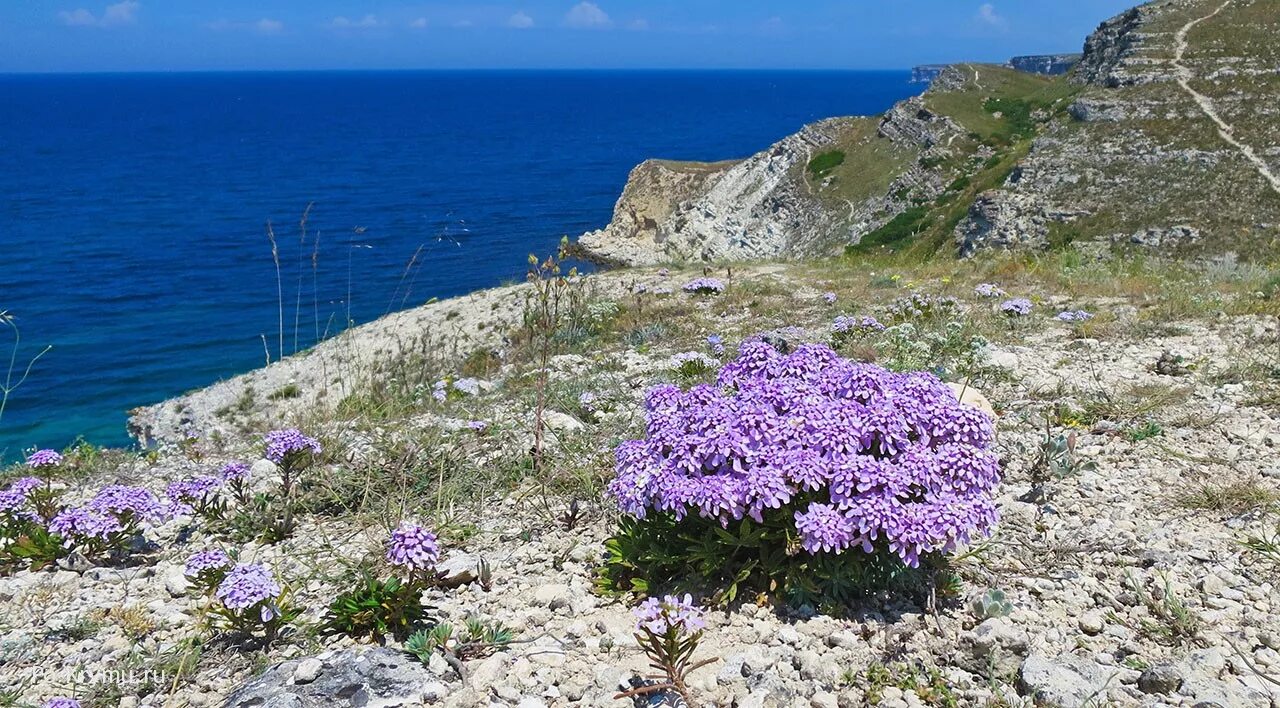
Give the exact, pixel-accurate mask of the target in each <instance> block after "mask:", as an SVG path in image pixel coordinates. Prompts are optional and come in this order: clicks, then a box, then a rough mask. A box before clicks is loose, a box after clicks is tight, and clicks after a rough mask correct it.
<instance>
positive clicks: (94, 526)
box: [49, 507, 125, 548]
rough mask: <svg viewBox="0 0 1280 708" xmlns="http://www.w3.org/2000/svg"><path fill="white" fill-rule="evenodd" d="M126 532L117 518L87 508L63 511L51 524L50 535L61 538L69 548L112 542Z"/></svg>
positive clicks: (71, 508) (73, 508)
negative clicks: (84, 544)
mask: <svg viewBox="0 0 1280 708" xmlns="http://www.w3.org/2000/svg"><path fill="white" fill-rule="evenodd" d="M124 530H125V527H124V525H123V524H121V523H120V520H119V519H117V518H116V517H115V516H112V515H111V514H107V513H103V512H101V511H98V510H96V509H90V508H86V507H69V508H67V509H63V510H62V511H60V512H58V514H57V516H54V517H53V520H52V521H50V522H49V533H52V534H54V535H57V536H61V537H62V539H63V545H64V546H66V547H68V548H70V547H71V546H73V545H75V544H77V543H84V542H96V541H103V542H106V541H110V540H111V539H112V536H114V535H115V534H119V533H122V532H123V531H124Z"/></svg>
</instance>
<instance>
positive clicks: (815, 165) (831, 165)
mask: <svg viewBox="0 0 1280 708" xmlns="http://www.w3.org/2000/svg"><path fill="white" fill-rule="evenodd" d="M843 164H844V152H843V151H841V150H829V151H827V152H824V153H820V154H818V155H815V156H814V157H813V159H812V160H809V174H811V175H813V176H814V177H825V176H826V175H827V173H828V172H830V171H831V170H834V169H835V168H837V167H839V166H840V165H843Z"/></svg>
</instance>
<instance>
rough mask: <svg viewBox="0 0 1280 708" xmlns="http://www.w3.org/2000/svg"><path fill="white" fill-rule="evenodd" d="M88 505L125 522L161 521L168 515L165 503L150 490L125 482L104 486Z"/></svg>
mask: <svg viewBox="0 0 1280 708" xmlns="http://www.w3.org/2000/svg"><path fill="white" fill-rule="evenodd" d="M88 506H89V508H90V509H92V510H94V511H97V512H99V513H102V514H107V515H110V516H113V517H115V518H116V519H118V520H120V522H121V523H123V524H130V523H135V522H138V523H145V522H152V521H161V520H163V519H164V517H165V515H166V514H165V511H166V507H165V505H164V504H162V503H160V500H159V499H158V498H156V495H155V494H153V493H151V491H150V490H148V489H145V488H143V487H131V486H128V485H123V484H112V485H108V486H106V487H103V488H102V489H100V490H99V491H98V493H97V494H95V495H94V497H93V499H90V500H89V504H88Z"/></svg>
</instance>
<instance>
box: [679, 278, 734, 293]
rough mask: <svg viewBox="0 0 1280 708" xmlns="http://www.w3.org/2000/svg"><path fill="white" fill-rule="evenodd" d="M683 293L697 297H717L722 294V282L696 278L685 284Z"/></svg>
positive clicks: (717, 279)
mask: <svg viewBox="0 0 1280 708" xmlns="http://www.w3.org/2000/svg"><path fill="white" fill-rule="evenodd" d="M684 291H685V292H687V293H697V294H699V295H719V294H720V293H722V292H724V281H722V280H720V279H719V278H697V279H695V280H690V281H689V282H687V283H685V284H684Z"/></svg>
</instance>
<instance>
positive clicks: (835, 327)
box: [831, 315, 884, 335]
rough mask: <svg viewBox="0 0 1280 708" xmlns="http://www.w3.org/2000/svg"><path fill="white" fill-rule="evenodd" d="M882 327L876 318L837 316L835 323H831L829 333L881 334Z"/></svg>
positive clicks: (868, 316) (867, 316)
mask: <svg viewBox="0 0 1280 708" xmlns="http://www.w3.org/2000/svg"><path fill="white" fill-rule="evenodd" d="M883 331H884V325H882V324H880V321H879V320H877V319H876V318H874V317H872V316H870V315H866V316H864V317H853V316H850V315H839V316H837V317H836V319H835V321H833V322H832V323H831V333H832V334H836V335H840V334H846V335H847V334H864V333H868V332H883Z"/></svg>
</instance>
